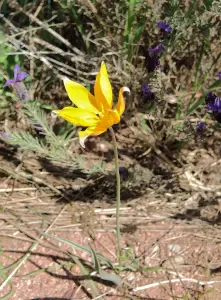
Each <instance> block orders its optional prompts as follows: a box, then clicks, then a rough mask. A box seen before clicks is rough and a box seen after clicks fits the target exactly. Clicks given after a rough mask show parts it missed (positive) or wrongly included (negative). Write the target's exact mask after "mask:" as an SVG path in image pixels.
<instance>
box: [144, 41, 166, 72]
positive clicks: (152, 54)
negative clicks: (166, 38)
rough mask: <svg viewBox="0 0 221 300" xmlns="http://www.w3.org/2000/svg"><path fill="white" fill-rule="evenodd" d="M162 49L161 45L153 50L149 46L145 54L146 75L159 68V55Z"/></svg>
mask: <svg viewBox="0 0 221 300" xmlns="http://www.w3.org/2000/svg"><path fill="white" fill-rule="evenodd" d="M163 49H164V45H163V44H159V45H157V46H156V47H155V48H153V47H152V46H150V47H149V48H148V51H147V53H146V66H147V71H148V73H151V72H153V71H155V70H156V68H158V67H159V66H160V58H159V53H160V52H161V51H162V50H163Z"/></svg>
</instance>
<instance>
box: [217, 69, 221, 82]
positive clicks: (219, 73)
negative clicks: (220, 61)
mask: <svg viewBox="0 0 221 300" xmlns="http://www.w3.org/2000/svg"><path fill="white" fill-rule="evenodd" d="M218 76H219V80H221V71H219V72H218Z"/></svg>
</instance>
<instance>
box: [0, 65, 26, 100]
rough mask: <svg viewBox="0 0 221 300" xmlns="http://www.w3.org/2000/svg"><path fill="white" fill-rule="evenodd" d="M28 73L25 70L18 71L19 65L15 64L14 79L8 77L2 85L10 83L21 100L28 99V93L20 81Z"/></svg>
mask: <svg viewBox="0 0 221 300" xmlns="http://www.w3.org/2000/svg"><path fill="white" fill-rule="evenodd" d="M27 75H28V74H27V73H26V72H20V67H19V65H15V67H14V79H9V80H7V81H6V83H5V84H4V86H3V87H6V86H9V85H12V87H13V88H14V90H15V92H16V95H17V96H18V98H19V99H20V100H22V101H28V100H29V93H28V91H27V89H26V87H25V85H24V83H23V82H22V81H23V80H24V79H25V77H26V76H27Z"/></svg>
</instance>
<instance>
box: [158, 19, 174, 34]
mask: <svg viewBox="0 0 221 300" xmlns="http://www.w3.org/2000/svg"><path fill="white" fill-rule="evenodd" d="M157 27H158V28H159V29H161V30H162V31H164V32H171V31H172V27H171V26H170V25H169V24H168V23H167V21H159V22H157Z"/></svg>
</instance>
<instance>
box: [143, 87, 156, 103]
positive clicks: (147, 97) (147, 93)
mask: <svg viewBox="0 0 221 300" xmlns="http://www.w3.org/2000/svg"><path fill="white" fill-rule="evenodd" d="M141 91H142V96H143V100H144V101H148V102H149V101H151V100H153V99H154V95H153V92H152V89H151V88H150V87H149V86H148V84H146V83H142V85H141Z"/></svg>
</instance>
